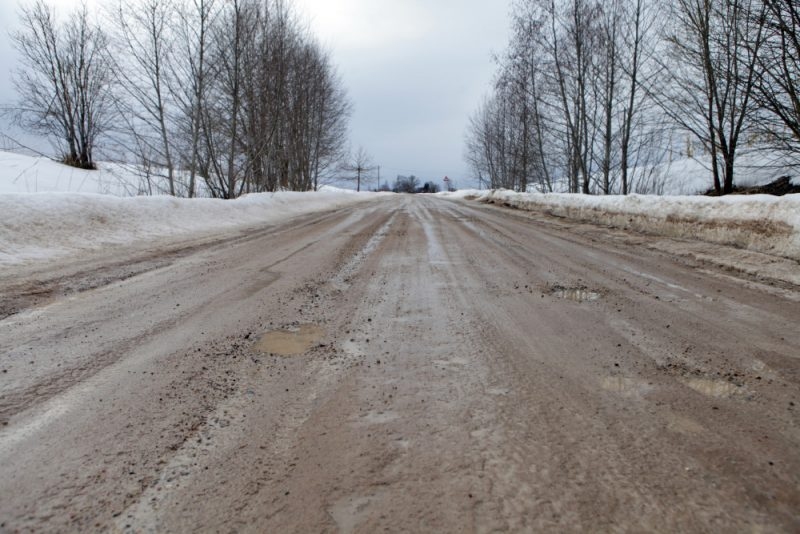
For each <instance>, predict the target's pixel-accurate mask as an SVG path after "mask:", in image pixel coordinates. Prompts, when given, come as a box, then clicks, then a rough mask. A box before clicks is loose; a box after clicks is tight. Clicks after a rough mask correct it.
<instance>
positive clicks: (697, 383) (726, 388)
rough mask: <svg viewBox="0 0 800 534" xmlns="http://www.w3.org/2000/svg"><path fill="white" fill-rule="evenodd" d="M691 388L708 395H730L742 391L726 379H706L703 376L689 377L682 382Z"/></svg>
mask: <svg viewBox="0 0 800 534" xmlns="http://www.w3.org/2000/svg"><path fill="white" fill-rule="evenodd" d="M684 383H685V384H686V385H687V386H689V387H690V388H692V389H693V390H695V391H697V392H699V393H702V394H703V395H708V396H709V397H719V398H724V397H732V396H734V395H736V394H739V393H743V392H744V388H743V387H741V386H737V385H736V384H732V383H730V382H728V381H726V380H708V379H705V378H690V379H689V380H686V381H685V382H684Z"/></svg>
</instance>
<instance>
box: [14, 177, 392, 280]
mask: <svg viewBox="0 0 800 534" xmlns="http://www.w3.org/2000/svg"><path fill="white" fill-rule="evenodd" d="M373 198H376V195H374V194H370V193H361V194H354V193H350V192H342V191H336V190H328V191H323V192H318V193H289V192H286V193H274V194H268V193H265V194H254V195H247V196H245V197H242V198H240V199H238V200H217V199H207V198H196V199H179V198H173V197H129V198H120V197H113V196H105V195H96V194H79V193H36V194H19V193H10V194H0V266H4V265H13V264H20V263H27V262H31V261H40V260H46V259H52V258H56V257H61V256H65V255H68V254H72V253H79V252H85V251H92V250H101V249H104V248H107V247H113V246H119V245H125V244H130V243H136V242H141V243H148V242H155V241H157V240H158V241H160V242H163V241H165V240H166V241H178V240H180V239H187V238H194V237H202V236H204V235H213V234H219V233H221V232H224V231H226V230H232V229H237V228H242V229H244V228H246V227H250V226H255V225H263V224H265V223H274V222H279V221H283V220H286V219H287V218H289V217H293V216H297V215H302V214H307V213H311V212H315V211H323V210H328V209H335V208H340V207H343V206H347V205H352V204H355V203H359V202H364V201H367V200H370V199H373Z"/></svg>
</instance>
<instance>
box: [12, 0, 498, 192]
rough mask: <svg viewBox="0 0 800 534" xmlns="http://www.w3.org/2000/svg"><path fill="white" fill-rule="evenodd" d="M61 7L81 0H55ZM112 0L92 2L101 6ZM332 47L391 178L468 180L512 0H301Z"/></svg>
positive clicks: (357, 122) (356, 119) (355, 134)
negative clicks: (470, 135) (471, 144)
mask: <svg viewBox="0 0 800 534" xmlns="http://www.w3.org/2000/svg"><path fill="white" fill-rule="evenodd" d="M51 1H52V3H53V4H55V5H57V6H58V7H59V8H60V9H62V8H68V7H70V6H73V5H75V4H77V0H51ZM102 2H103V0H94V1H93V2H90V5H91V4H95V5H100V4H102ZM295 5H296V6H297V8H298V10H299V11H300V12H301V13H302V14H303V15H304V18H305V19H306V20H307V21H308V22H309V24H310V25H311V28H312V30H313V31H314V34H315V35H317V36H318V37H319V39H320V40H321V41H322V43H323V44H324V45H325V46H327V47H328V48H330V49H331V51H332V53H333V58H334V61H335V62H336V64H337V65H338V67H339V70H340V73H341V75H342V78H343V80H344V83H345V86H346V87H347V90H348V93H349V95H350V98H351V100H352V101H353V103H354V105H355V110H354V114H353V117H352V121H351V141H352V144H353V146H354V148H357V147H358V146H359V145H361V146H363V147H364V148H365V149H366V150H367V152H369V153H370V154H371V155H372V158H373V160H374V162H375V164H377V165H380V166H381V176H382V178H388V179H389V180H393V179H394V177H395V175H397V174H412V173H413V174H416V175H417V176H419V177H421V178H423V179H434V180H437V181H440V180H441V178H443V177H444V176H445V175H448V176H450V177H451V178H453V179H455V180H457V181H460V182H462V183H463V182H464V181H466V174H467V168H466V165H465V163H464V161H463V159H464V158H463V145H464V142H463V140H464V130H465V128H466V124H467V120H468V117H469V115H470V114H471V113H472V112H473V110H474V109H475V108H476V107H477V106H478V104H479V102H480V100H481V98H482V97H483V95H484V94H486V93H487V91H488V89H489V83H490V81H491V79H492V75H493V73H494V70H495V69H494V64H493V62H492V59H491V54H492V52H499V51H501V50H502V49H503V48H504V47H505V44H506V41H507V38H508V33H509V32H508V26H509V22H508V2H507V1H506V0H295ZM0 21H1V22H0V24H2V26H3V28H2V29H3V32H2V35H0V69H1V70H0V72H2V76H0V101H2V102H8V101H9V100H11V99H13V98H14V94H13V89H12V87H11V83H10V80H9V73H10V71H11V70H12V69H13V67H14V53H13V50H12V48H11V45H10V42H9V38H8V32H9V31H11V30H13V26H14V24H15V21H16V2H15V1H14V0H0Z"/></svg>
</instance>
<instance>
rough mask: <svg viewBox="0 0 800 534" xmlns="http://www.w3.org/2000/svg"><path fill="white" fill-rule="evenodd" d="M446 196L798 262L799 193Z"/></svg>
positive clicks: (473, 193)
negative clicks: (709, 195) (715, 244)
mask: <svg viewBox="0 0 800 534" xmlns="http://www.w3.org/2000/svg"><path fill="white" fill-rule="evenodd" d="M444 196H447V197H449V198H462V199H467V200H479V201H483V202H489V203H493V204H500V205H504V206H509V207H512V208H517V209H522V210H528V211H542V212H544V213H547V214H550V215H554V216H556V217H563V218H567V219H571V220H575V221H580V222H588V223H595V224H604V225H608V226H613V227H616V228H625V229H630V230H635V231H638V232H643V233H648V234H654V235H659V236H667V237H678V238H689V239H696V240H700V241H706V242H711V243H720V244H725V245H733V246H736V247H741V248H746V249H749V250H754V251H758V252H764V253H768V254H775V255H778V256H783V257H786V258H791V259H794V260H798V261H800V195H786V196H783V197H775V196H768V195H729V196H725V197H698V196H649V195H647V196H645V195H629V196H590V195H573V194H557V193H554V194H547V195H543V194H538V193H514V192H512V191H505V190H496V191H477V190H471V191H459V192H457V193H445V194H444Z"/></svg>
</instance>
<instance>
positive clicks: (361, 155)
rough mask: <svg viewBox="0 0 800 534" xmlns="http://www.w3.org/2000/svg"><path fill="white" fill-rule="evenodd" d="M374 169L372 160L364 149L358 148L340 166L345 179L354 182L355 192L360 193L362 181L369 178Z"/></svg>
mask: <svg viewBox="0 0 800 534" xmlns="http://www.w3.org/2000/svg"><path fill="white" fill-rule="evenodd" d="M375 169H376V167H375V166H374V165H373V164H372V158H371V157H370V155H369V154H368V153H367V151H366V150H365V149H364V147H358V150H357V151H356V152H355V154H353V155H352V156H350V160H349V161H348V162H347V163H346V164H345V165H343V166H342V171H344V172H345V173H347V174H346V178H347V179H349V180H353V181H354V182H356V191H361V182H362V180H364V179H366V178H369V177H371V173H372V171H374V170H375Z"/></svg>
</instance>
